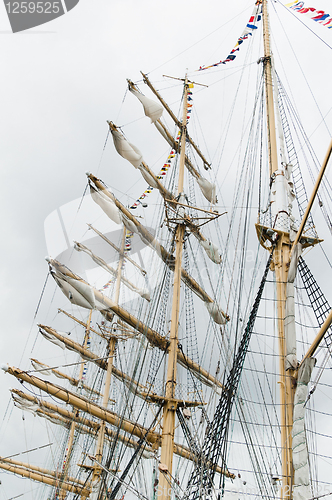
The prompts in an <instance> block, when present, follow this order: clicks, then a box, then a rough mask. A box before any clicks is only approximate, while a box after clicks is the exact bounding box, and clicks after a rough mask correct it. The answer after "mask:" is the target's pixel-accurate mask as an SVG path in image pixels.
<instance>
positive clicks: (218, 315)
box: [205, 302, 227, 325]
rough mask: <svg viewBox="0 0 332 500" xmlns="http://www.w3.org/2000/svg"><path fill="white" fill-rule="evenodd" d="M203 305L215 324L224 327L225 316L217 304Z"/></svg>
mask: <svg viewBox="0 0 332 500" xmlns="http://www.w3.org/2000/svg"><path fill="white" fill-rule="evenodd" d="M205 305H206V308H207V310H208V312H209V314H210V316H211V318H212V319H213V321H214V322H215V323H217V324H218V325H225V324H226V323H227V316H226V314H225V313H224V311H223V310H222V309H221V308H220V307H219V306H218V304H216V303H215V302H205Z"/></svg>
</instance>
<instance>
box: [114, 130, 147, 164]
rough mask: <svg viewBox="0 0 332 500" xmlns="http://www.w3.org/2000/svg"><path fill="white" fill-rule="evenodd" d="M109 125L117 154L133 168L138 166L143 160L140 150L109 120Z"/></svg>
mask: <svg viewBox="0 0 332 500" xmlns="http://www.w3.org/2000/svg"><path fill="white" fill-rule="evenodd" d="M109 125H110V130H111V134H112V137H113V142H114V146H115V149H116V150H117V152H118V153H119V155H120V156H122V158H125V159H126V160H128V161H129V162H130V163H131V164H132V165H133V166H134V167H135V168H138V167H139V165H140V163H141V161H142V160H143V156H142V153H141V152H140V150H139V149H138V148H137V147H136V146H134V144H131V143H130V142H128V141H127V140H126V139H125V138H124V137H123V135H122V134H121V132H119V130H117V128H116V127H114V126H113V124H112V123H111V122H109Z"/></svg>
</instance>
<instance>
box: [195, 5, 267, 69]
mask: <svg viewBox="0 0 332 500" xmlns="http://www.w3.org/2000/svg"><path fill="white" fill-rule="evenodd" d="M261 4H262V0H257V1H256V4H255V8H254V11H253V13H252V15H251V16H250V19H249V22H248V24H247V25H246V27H245V30H244V31H243V33H242V35H241V36H240V37H239V38H238V39H237V42H236V44H235V47H234V48H233V49H232V50H231V51H230V53H229V54H228V56H227V57H226V59H224V60H221V61H219V62H217V63H215V64H211V65H210V66H200V67H199V70H198V71H203V70H204V69H209V68H214V67H215V66H219V65H220V64H226V63H228V62H230V61H234V59H235V58H236V56H237V54H236V52H238V51H239V50H240V47H239V46H240V45H241V44H242V43H243V42H244V40H248V38H249V36H252V35H253V32H254V31H255V30H257V26H256V23H257V22H258V21H260V20H261V19H262V5H261Z"/></svg>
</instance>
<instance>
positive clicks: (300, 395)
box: [292, 358, 316, 500]
mask: <svg viewBox="0 0 332 500" xmlns="http://www.w3.org/2000/svg"><path fill="white" fill-rule="evenodd" d="M315 363H316V359H315V358H307V359H304V360H303V364H302V365H301V367H300V368H299V373H298V381H297V387H296V391H295V396H294V416H293V432H292V434H293V465H294V489H293V500H309V498H312V494H311V491H310V481H309V460H308V447H307V440H306V435H305V420H304V412H305V406H304V405H305V402H306V399H307V394H308V383H309V381H310V376H311V372H312V370H313V367H314V366H315Z"/></svg>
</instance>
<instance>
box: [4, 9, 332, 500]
mask: <svg viewBox="0 0 332 500" xmlns="http://www.w3.org/2000/svg"><path fill="white" fill-rule="evenodd" d="M302 4H303V2H293V3H291V4H289V5H288V6H287V7H284V9H285V8H286V9H288V11H289V12H292V13H293V15H295V16H301V15H303V14H306V15H307V17H308V15H311V17H312V18H313V19H314V21H316V22H317V19H316V18H315V16H314V14H317V12H318V11H317V12H316V11H315V9H314V11H315V12H313V11H310V9H309V10H308V11H306V12H304V10H305V6H304V4H303V5H302ZM268 7H269V2H268V1H267V0H258V1H256V2H254V4H253V5H251V7H250V9H251V14H250V17H249V20H247V23H246V24H245V26H244V30H243V31H241V30H240V31H239V33H238V35H237V36H236V44H235V46H234V48H232V50H231V51H230V52H229V53H225V59H221V60H220V61H217V62H216V63H214V64H211V65H208V64H207V65H206V66H200V67H199V66H197V68H195V71H189V70H186V72H183V73H184V74H182V75H175V74H172V75H163V77H162V78H163V79H162V82H163V83H162V84H160V82H159V83H154V81H153V79H152V78H151V75H150V73H145V72H141V74H140V75H139V77H138V80H137V81H133V80H131V79H128V80H127V85H128V88H127V91H126V95H125V102H126V103H127V102H128V103H130V108H132V109H135V113H136V112H137V114H138V112H140V116H142V109H143V112H144V115H145V117H144V120H145V121H146V122H147V121H148V120H147V119H149V120H150V122H151V125H150V129H149V133H151V137H152V138H151V139H148V140H146V135H147V134H146V133H145V132H144V134H143V135H144V139H145V141H142V143H143V144H144V142H145V146H144V149H143V147H142V146H140V148H138V147H137V146H136V144H135V143H134V142H131V141H134V140H135V139H134V133H133V129H134V126H135V121H134V122H133V125H132V126H126V125H121V122H120V121H119V118H117V119H116V121H112V120H113V118H112V117H108V118H111V119H109V120H108V121H107V139H106V142H105V146H104V149H103V154H104V152H105V151H109V150H110V151H112V153H111V154H112V165H111V166H110V165H107V167H106V166H104V165H102V168H101V169H99V168H98V169H97V172H93V171H91V170H92V169H88V170H87V172H86V186H85V192H84V195H83V197H81V198H80V199H78V200H76V201H75V202H71V203H69V204H68V206H66V208H64V207H61V209H60V210H57V211H55V212H54V213H52V214H51V215H50V216H49V219H47V220H46V224H45V228H46V229H45V230H46V232H48V234H50V235H52V236H54V238H53V239H51V238H50V239H49V241H48V250H49V255H48V257H47V258H46V261H47V266H48V274H47V276H48V277H47V280H46V284H45V287H44V290H43V293H42V296H41V301H40V306H38V311H37V320H38V326H37V327H36V331H37V332H38V335H37V338H36V340H35V342H34V344H35V345H34V350H33V352H32V355H31V356H30V362H31V364H30V365H29V366H28V365H26V364H25V365H24V366H23V367H16V366H15V365H13V364H11V363H5V364H3V365H2V368H3V371H4V372H5V375H6V377H5V380H6V383H7V381H10V382H9V385H10V387H11V389H10V390H11V401H10V403H9V405H8V408H7V410H6V415H5V419H6V418H7V419H8V422H9V421H10V415H11V414H12V412H15V413H16V412H17V411H18V410H17V409H16V408H14V407H17V408H19V409H20V410H22V412H23V413H22V416H23V418H24V422H27V425H29V426H30V425H32V423H31V422H33V425H34V426H36V425H37V423H41V426H43V428H44V429H46V431H47V432H46V434H45V433H43V436H47V437H45V439H46V444H45V441H44V444H40V445H37V446H35V447H32V446H31V447H29V446H28V445H27V442H26V445H25V446H24V445H23V441H22V447H21V450H20V452H19V453H13V454H8V453H6V454H3V455H2V456H1V457H0V470H2V471H4V473H6V477H7V473H12V474H14V475H15V476H20V477H23V478H26V479H29V480H30V481H31V484H33V485H34V486H35V485H37V486H36V488H37V489H36V492H37V493H34V494H33V496H30V497H31V498H35V499H36V500H38V498H40V499H42V498H43V499H46V498H47V499H50V500H56V499H59V500H60V499H61V500H65V499H67V500H71V499H90V500H104V499H105V500H106V499H111V500H120V499H121V500H124V499H125V498H127V499H133V498H139V499H142V500H143V499H144V500H145V499H148V500H157V499H158V498H161V499H162V500H168V499H172V500H173V499H174V500H198V499H206V498H214V499H221V498H223V497H225V498H226V499H227V500H235V499H239V498H241V499H242V498H246V497H247V496H248V495H250V497H251V496H253V497H255V498H259V499H260V498H268V499H270V498H271V499H272V498H273V499H291V500H292V499H294V500H311V499H314V498H315V499H316V498H321V497H323V496H329V495H330V494H332V483H331V481H330V478H329V474H328V471H329V466H330V463H331V462H332V457H330V456H329V452H328V451H327V449H328V448H326V444H325V442H329V440H331V437H332V436H331V433H330V430H329V427H328V422H329V417H330V416H331V415H332V408H331V410H329V408H328V407H327V399H326V398H329V399H330V396H329V392H330V387H331V386H330V384H329V379H328V370H326V369H327V368H329V367H330V364H331V322H332V312H331V308H330V305H329V298H328V295H325V294H328V293H329V290H328V288H329V287H328V282H326V279H323V281H322V282H319V281H318V280H317V281H316V278H315V272H314V271H313V270H312V269H311V262H310V259H311V256H312V255H314V253H315V252H316V255H318V254H319V255H320V257H319V258H321V259H324V265H323V267H324V268H325V270H326V275H327V274H328V273H330V272H331V267H332V266H331V262H330V256H331V245H330V247H328V242H329V238H330V237H331V236H332V231H331V222H330V221H331V211H330V203H331V200H330V184H329V180H328V167H329V160H330V155H331V151H332V142H331V144H329V143H328V142H329V141H327V142H326V144H324V150H325V152H326V153H325V157H322V158H321V159H320V160H319V161H318V160H317V158H316V157H315V155H314V153H313V150H312V148H311V145H310V141H309V138H308V136H307V135H306V133H305V131H304V129H303V128H302V125H301V122H300V118H299V113H298V112H297V111H296V109H295V107H294V106H293V104H292V101H291V99H290V97H289V95H288V93H287V90H286V87H285V86H284V84H283V82H282V80H281V77H280V76H279V73H278V71H277V69H276V63H275V58H274V52H273V48H274V44H273V39H272V37H271V33H270V17H269V16H270V15H271V12H270V13H269V10H268ZM270 8H271V6H270ZM289 12H288V13H289ZM319 12H320V14H319V15H320V16H321V17H320V18H319V19H318V20H319V21H321V24H323V21H324V23H325V24H328V22H329V17H328V16H329V15H328V14H327V13H325V12H324V15H323V14H321V12H323V11H319ZM317 15H318V14H317ZM331 15H332V14H331ZM324 16H325V17H324ZM227 43H229V41H228V42H227ZM229 48H230V47H227V50H228V49H229ZM254 49H258V53H259V56H258V57H256V59H255V57H254V55H253V52H254ZM227 54H228V55H227ZM240 61H241V66H239V65H238V66H236V64H239V63H240ZM256 63H257V64H256ZM254 64H255V66H254ZM230 68H238V69H239V76H236V78H237V79H238V82H239V85H238V86H236V87H235V85H234V90H235V89H236V91H235V92H234V94H235V96H234V98H233V96H231V95H230V94H229V95H227V97H226V99H224V102H223V112H222V119H223V120H222V127H220V123H219V128H222V134H221V136H222V138H221V139H220V138H219V139H218V140H215V139H214V140H215V142H218V148H219V154H220V155H221V158H222V160H221V161H218V160H217V159H216V158H217V156H216V155H211V154H210V155H209V154H208V152H207V151H206V147H205V141H204V140H203V138H202V137H200V134H199V133H197V131H198V129H199V128H200V125H201V124H200V121H199V114H198V109H197V111H196V103H197V108H199V103H200V99H201V96H203V95H204V96H208V95H209V94H208V93H209V92H212V100H210V101H209V103H208V106H210V107H211V106H212V103H214V102H216V95H217V94H216V93H215V91H214V89H215V88H217V86H218V84H219V83H218V80H219V79H220V75H221V74H222V75H225V74H226V72H227V71H229V69H230ZM253 68H255V78H254V79H255V81H256V87H255V88H254V87H251V86H249V84H248V81H249V76H250V77H252V76H253V73H254V69H253ZM249 73H250V74H249ZM227 74H229V73H227ZM232 78H235V75H232ZM241 87H245V88H246V89H249V90H250V93H252V96H251V97H250V98H249V97H248V94H249V92H247V95H246V97H245V98H242V97H240V88H241ZM168 89H170V90H169V95H170V98H167V90H168ZM175 95H176V96H177V97H176V99H175V100H174V96H175ZM218 98H219V95H218ZM174 102H176V104H174ZM218 102H220V101H218ZM176 109H177V111H176ZM211 109H212V108H211ZM136 110H137V111H136ZM241 111H243V117H242V115H241V114H240V112H241ZM226 112H227V113H226ZM213 114H214V113H211V114H210V116H209V122H211V123H209V126H210V127H211V136H214V133H215V131H216V128H217V127H216V126H215V125H214V124H213V123H212V121H213V118H215V117H213ZM114 119H115V118H114ZM233 122H234V124H233ZM141 123H143V121H142V122H141ZM129 125H131V124H129ZM144 126H145V125H144ZM138 131H139V127H138ZM144 131H145V129H144ZM139 136H140V135H139ZM197 136H198V137H197ZM141 140H142V136H141ZM155 144H158V146H159V150H160V152H158V156H157V158H158V159H157V160H155V161H151V158H150V157H149V153H148V152H146V149H148V146H151V148H154V145H155ZM218 148H217V149H218ZM235 149H236V153H235V154H234V151H235ZM142 151H144V153H142ZM115 155H116V156H115ZM223 155H224V156H223ZM235 157H236V159H235ZM211 158H212V159H211ZM233 164H234V168H233ZM235 165H236V168H235ZM306 170H308V172H309V176H311V178H312V182H311V184H310V183H309V187H308V188H306V185H307V184H308V179H307V178H306V176H307V173H306ZM82 174H83V172H82ZM120 175H121V176H122V175H123V181H122V182H121V183H120V185H117V181H116V179H117V178H118V176H120ZM112 179H114V184H113V182H112ZM119 186H120V187H119ZM317 207H318V209H319V213H318V216H317ZM316 216H317V219H318V223H316ZM66 217H67V219H66ZM67 220H68V222H67ZM324 224H325V229H324V231H325V233H324V237H322V234H321V227H324ZM68 227H70V230H69V231H68V230H67V229H66V228H68ZM59 228H60V232H57V231H59ZM74 228H75V229H74ZM62 240H63V242H64V243H63V244H62V243H61V241H62ZM71 240H72V241H71ZM324 240H327V243H325V242H324ZM61 245H62V246H61ZM252 249H254V250H252ZM307 255H308V259H307ZM319 258H318V259H319ZM315 260H317V258H315V259H314V261H313V262H314V265H313V267H314V269H315V270H316V267H317V265H315ZM309 263H310V264H309ZM318 267H319V266H318ZM330 300H331V299H330ZM49 302H50V303H51V306H48V305H47V304H48V303H49ZM55 302H57V312H56V314H54V315H53V317H52V320H50V315H49V314H44V313H43V311H44V310H46V309H48V308H49V307H52V308H54V305H53V304H55ZM46 305H47V308H46ZM45 318H46V319H45ZM46 346H47V347H46ZM40 353H42V356H41V357H40V356H39V354H40ZM3 377H4V376H3ZM15 379H16V380H15ZM17 382H18V383H17ZM325 396H326V398H325ZM9 408H10V410H9ZM35 417H36V418H35ZM37 417H38V418H37ZM315 418H316V420H315ZM24 425H25V424H24ZM323 438H324V442H323ZM318 441H322V442H321V443H317V442H318ZM41 450H42V451H41ZM48 450H50V451H51V453H50V456H49V458H48V459H47V460H44V459H43V460H42V461H38V455H39V456H41V453H44V452H45V451H48ZM33 453H35V455H32V454H33ZM21 454H22V456H21ZM24 454H28V456H29V458H28V459H27V460H25V458H23V457H24ZM32 456H33V459H31V457H32ZM36 457H37V459H36ZM15 493H18V494H19V492H16V491H15V492H14V491H13V492H11V494H12V497H13V498H15V496H14V494H15ZM31 494H32V493H30V495H31ZM22 496H23V495H22ZM9 498H11V497H9ZM26 498H28V494H27V495H26Z"/></svg>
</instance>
